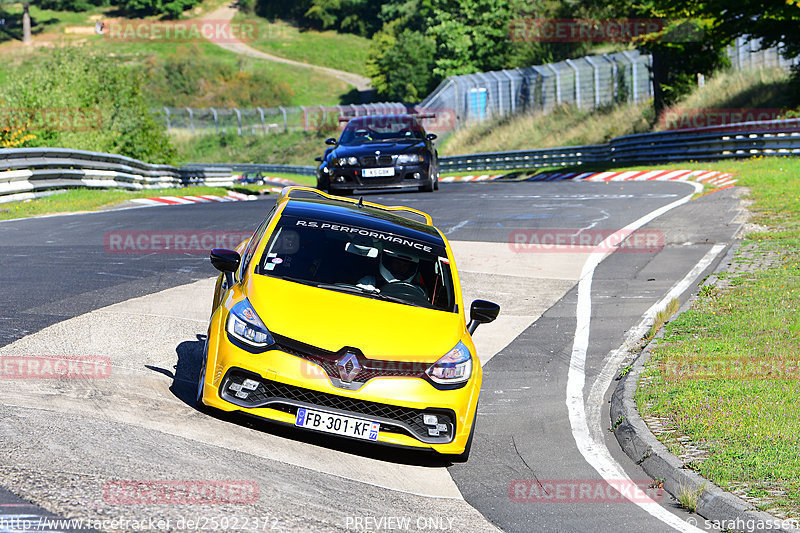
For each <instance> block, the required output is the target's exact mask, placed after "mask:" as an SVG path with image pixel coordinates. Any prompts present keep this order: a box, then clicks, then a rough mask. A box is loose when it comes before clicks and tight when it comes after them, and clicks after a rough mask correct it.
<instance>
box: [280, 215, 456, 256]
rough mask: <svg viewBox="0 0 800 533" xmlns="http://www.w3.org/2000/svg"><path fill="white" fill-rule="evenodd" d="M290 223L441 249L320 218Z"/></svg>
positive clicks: (423, 247)
mask: <svg viewBox="0 0 800 533" xmlns="http://www.w3.org/2000/svg"><path fill="white" fill-rule="evenodd" d="M292 225H293V226H295V227H304V228H316V229H320V230H329V231H340V232H342V233H349V234H352V235H361V236H363V237H368V238H372V239H378V240H380V241H381V242H390V243H393V244H399V245H401V246H406V247H408V248H413V249H415V250H421V251H423V252H427V253H433V252H434V248H436V249H437V251H438V250H439V249H440V248H441V249H443V247H439V246H434V245H432V244H428V243H423V242H419V241H416V240H414V239H410V238H408V237H404V236H400V235H396V234H394V233H387V232H383V231H378V230H375V229H369V228H360V227H358V226H349V225H346V224H336V223H333V222H325V221H322V220H305V219H297V220H295V222H294V224H292ZM287 226H288V224H287Z"/></svg>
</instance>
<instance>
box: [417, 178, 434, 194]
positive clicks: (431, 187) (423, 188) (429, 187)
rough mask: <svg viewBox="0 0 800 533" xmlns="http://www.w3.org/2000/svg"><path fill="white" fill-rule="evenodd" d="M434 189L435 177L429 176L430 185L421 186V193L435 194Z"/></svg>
mask: <svg viewBox="0 0 800 533" xmlns="http://www.w3.org/2000/svg"><path fill="white" fill-rule="evenodd" d="M434 188H435V183H434V178H433V176H429V178H428V183H426V184H425V185H420V186H419V190H420V192H433V190H434Z"/></svg>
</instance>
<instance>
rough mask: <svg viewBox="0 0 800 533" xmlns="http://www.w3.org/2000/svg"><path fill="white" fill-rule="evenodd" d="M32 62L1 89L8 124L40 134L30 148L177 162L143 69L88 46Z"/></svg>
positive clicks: (56, 51) (59, 51) (52, 52)
mask: <svg viewBox="0 0 800 533" xmlns="http://www.w3.org/2000/svg"><path fill="white" fill-rule="evenodd" d="M31 61H33V62H34V63H33V64H32V65H25V66H24V68H23V67H18V69H19V70H18V71H17V72H16V73H14V74H12V75H10V76H9V77H8V80H9V81H8V83H7V84H6V85H5V86H4V87H2V88H0V101H3V105H4V107H6V109H7V112H6V113H5V114H4V115H5V116H4V117H3V118H4V120H5V119H7V120H8V121H9V124H8V126H10V127H25V128H27V131H28V132H29V133H30V134H32V135H35V138H34V139H31V140H29V141H28V142H27V146H53V147H62V148H72V149H80V150H94V151H99V152H110V153H116V154H122V155H126V156H129V157H134V158H137V159H141V160H143V161H148V162H154V163H171V162H173V161H174V159H175V148H174V146H173V145H172V144H171V143H170V140H169V138H168V137H167V135H166V133H165V131H164V127H163V125H161V124H160V123H158V122H157V121H156V120H155V119H154V118H153V116H152V115H151V114H150V112H149V111H148V107H147V104H146V100H145V98H144V97H143V95H142V85H143V81H144V80H143V76H142V73H141V71H140V70H134V69H131V68H129V67H125V66H123V65H120V64H119V63H117V62H115V61H114V60H113V59H110V58H106V57H100V56H96V55H93V54H90V53H89V52H88V50H86V49H85V48H83V47H68V48H56V49H54V50H50V51H48V52H47V53H46V55H41V56H37V57H36V58H34V59H32V60H31Z"/></svg>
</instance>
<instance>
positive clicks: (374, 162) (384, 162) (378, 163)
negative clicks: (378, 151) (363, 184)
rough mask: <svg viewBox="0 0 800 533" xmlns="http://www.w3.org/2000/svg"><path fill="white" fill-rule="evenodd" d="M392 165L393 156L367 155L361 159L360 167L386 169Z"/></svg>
mask: <svg viewBox="0 0 800 533" xmlns="http://www.w3.org/2000/svg"><path fill="white" fill-rule="evenodd" d="M393 163H394V156H392V155H381V156H374V155H367V156H364V157H362V158H361V166H363V167H388V166H390V165H392V164H393Z"/></svg>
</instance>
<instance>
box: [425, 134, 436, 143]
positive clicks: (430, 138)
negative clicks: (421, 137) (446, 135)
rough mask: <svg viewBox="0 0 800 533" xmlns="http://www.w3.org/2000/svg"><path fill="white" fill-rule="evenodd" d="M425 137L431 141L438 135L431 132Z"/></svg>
mask: <svg viewBox="0 0 800 533" xmlns="http://www.w3.org/2000/svg"><path fill="white" fill-rule="evenodd" d="M425 137H426V138H427V139H428V140H429V141H432V140H434V139H435V138H436V137H438V135H436V134H435V133H429V134H427V135H426V136H425Z"/></svg>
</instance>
